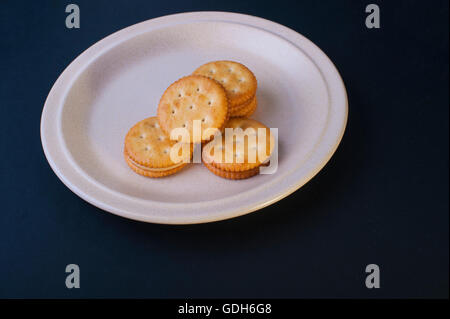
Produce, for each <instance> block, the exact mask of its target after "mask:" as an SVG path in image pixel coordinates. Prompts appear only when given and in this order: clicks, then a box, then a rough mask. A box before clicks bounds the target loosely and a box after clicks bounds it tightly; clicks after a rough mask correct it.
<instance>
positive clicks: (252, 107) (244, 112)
mask: <svg viewBox="0 0 450 319" xmlns="http://www.w3.org/2000/svg"><path fill="white" fill-rule="evenodd" d="M257 106H258V100H257V99H256V96H255V97H254V98H253V99H252V100H251V101H250V103H249V104H248V105H247V106H246V107H245V108H242V109H239V110H237V111H233V110H231V111H230V117H249V116H250V115H252V114H253V113H254V112H255V111H256V107H257Z"/></svg>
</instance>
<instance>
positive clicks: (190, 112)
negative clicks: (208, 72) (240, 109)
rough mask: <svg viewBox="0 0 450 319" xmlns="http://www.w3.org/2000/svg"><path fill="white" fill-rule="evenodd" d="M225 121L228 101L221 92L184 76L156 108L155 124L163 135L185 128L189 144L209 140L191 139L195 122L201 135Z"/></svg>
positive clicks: (213, 83)
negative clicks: (157, 124) (156, 119)
mask: <svg viewBox="0 0 450 319" xmlns="http://www.w3.org/2000/svg"><path fill="white" fill-rule="evenodd" d="M228 118H229V110H228V97H227V94H226V92H225V90H224V88H223V87H222V86H221V85H220V84H218V83H217V82H216V81H214V80H212V79H210V78H207V77H204V76H201V75H190V76H186V77H184V78H181V79H179V80H178V81H176V82H175V83H173V84H171V85H170V86H169V87H168V88H167V90H166V91H165V92H164V94H163V95H162V97H161V100H160V102H159V105H158V122H159V124H160V125H161V128H162V129H163V131H164V132H165V133H166V134H167V135H170V133H171V132H172V130H173V129H176V128H185V129H187V130H188V132H189V134H190V139H191V140H190V142H192V143H199V142H201V141H203V140H209V139H204V138H202V137H200V136H199V137H196V136H194V134H193V126H194V120H198V121H199V123H200V124H201V131H202V132H204V131H205V130H206V129H208V128H217V129H221V128H222V127H223V126H224V124H225V123H226V121H227V120H228Z"/></svg>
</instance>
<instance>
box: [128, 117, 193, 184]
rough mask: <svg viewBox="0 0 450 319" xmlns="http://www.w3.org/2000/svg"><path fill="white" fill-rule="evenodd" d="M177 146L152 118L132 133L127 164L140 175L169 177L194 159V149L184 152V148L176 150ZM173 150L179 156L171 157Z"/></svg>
mask: <svg viewBox="0 0 450 319" xmlns="http://www.w3.org/2000/svg"><path fill="white" fill-rule="evenodd" d="M176 143H177V142H176V141H174V140H170V139H169V138H168V137H167V135H166V134H165V133H164V132H163V131H162V130H161V127H160V126H159V123H158V119H157V118H156V117H150V118H147V119H145V120H142V121H140V122H138V123H137V124H136V125H134V126H133V127H132V128H131V129H130V130H129V131H128V133H127V135H126V137H125V146H124V156H125V159H126V162H127V164H128V165H129V166H130V167H131V168H132V169H133V170H134V171H135V172H136V173H138V174H140V175H144V176H149V177H161V176H166V175H170V174H173V173H175V172H177V171H179V170H180V169H181V168H182V167H184V166H185V165H186V163H187V162H189V161H190V158H191V154H192V148H191V145H187V146H185V147H184V148H183V146H182V145H181V144H178V145H177V146H175V144H176ZM174 146H175V147H176V148H174ZM172 149H173V153H174V154H175V155H176V156H173V154H172V156H171V151H172ZM183 150H184V152H183Z"/></svg>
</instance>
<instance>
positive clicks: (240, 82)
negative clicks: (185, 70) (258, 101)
mask: <svg viewBox="0 0 450 319" xmlns="http://www.w3.org/2000/svg"><path fill="white" fill-rule="evenodd" d="M193 74H197V75H203V76H207V77H210V78H212V79H214V80H216V81H217V82H219V83H220V84H221V85H222V86H223V87H224V88H225V90H226V92H227V95H228V98H229V101H230V107H231V108H233V107H237V106H239V105H241V104H243V103H245V102H248V101H249V100H250V99H251V98H252V97H253V96H254V95H255V93H256V88H257V86H258V83H257V81H256V77H255V75H254V74H253V72H252V71H250V69H249V68H247V67H246V66H245V65H243V64H241V63H238V62H234V61H214V62H209V63H206V64H203V65H202V66H200V67H199V68H197V69H196V70H195V71H194V72H193Z"/></svg>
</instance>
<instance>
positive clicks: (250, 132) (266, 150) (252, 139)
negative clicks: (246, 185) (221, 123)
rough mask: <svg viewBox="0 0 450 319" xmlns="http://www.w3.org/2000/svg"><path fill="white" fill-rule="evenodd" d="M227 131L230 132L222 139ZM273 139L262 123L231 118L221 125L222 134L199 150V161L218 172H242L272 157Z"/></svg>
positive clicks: (256, 166) (241, 118)
mask: <svg viewBox="0 0 450 319" xmlns="http://www.w3.org/2000/svg"><path fill="white" fill-rule="evenodd" d="M227 128H230V129H240V130H233V131H232V132H231V133H232V134H233V136H232V138H228V139H227V137H226V134H227ZM274 145H275V140H274V138H273V136H272V134H271V133H270V129H269V128H268V127H266V126H265V125H264V124H262V123H260V122H258V121H255V120H251V119H247V118H243V117H238V118H232V119H230V120H229V121H228V123H227V124H226V126H225V134H222V136H221V138H219V137H216V138H214V139H213V140H212V141H211V142H209V143H208V144H206V145H205V146H204V147H203V149H202V159H203V162H204V163H205V165H206V164H209V165H210V166H213V167H215V168H217V169H219V170H223V171H228V172H244V171H249V170H252V169H254V168H258V167H259V166H261V165H263V163H265V162H267V161H268V159H269V157H270V155H271V154H272V151H273V148H274Z"/></svg>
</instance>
